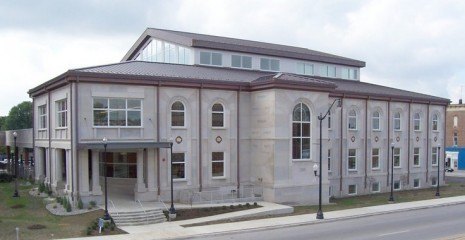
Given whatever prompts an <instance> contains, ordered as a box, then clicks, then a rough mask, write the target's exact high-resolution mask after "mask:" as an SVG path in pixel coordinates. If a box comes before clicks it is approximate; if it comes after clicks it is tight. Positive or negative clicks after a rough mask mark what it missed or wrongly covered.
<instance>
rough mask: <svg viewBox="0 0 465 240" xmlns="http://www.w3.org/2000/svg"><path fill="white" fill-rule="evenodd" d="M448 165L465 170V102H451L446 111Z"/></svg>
mask: <svg viewBox="0 0 465 240" xmlns="http://www.w3.org/2000/svg"><path fill="white" fill-rule="evenodd" d="M446 136H447V138H446V146H447V148H446V151H447V152H446V154H447V155H446V166H448V167H451V168H453V169H455V170H457V169H460V170H465V104H463V103H462V99H460V100H459V103H458V104H451V105H449V107H448V108H447V111H446Z"/></svg>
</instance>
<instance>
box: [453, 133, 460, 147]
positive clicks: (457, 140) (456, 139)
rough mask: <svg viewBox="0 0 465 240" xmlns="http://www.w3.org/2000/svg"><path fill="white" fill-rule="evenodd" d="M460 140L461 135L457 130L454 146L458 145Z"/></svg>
mask: <svg viewBox="0 0 465 240" xmlns="http://www.w3.org/2000/svg"><path fill="white" fill-rule="evenodd" d="M458 142H459V136H458V134H457V133H456V132H454V146H457V145H458Z"/></svg>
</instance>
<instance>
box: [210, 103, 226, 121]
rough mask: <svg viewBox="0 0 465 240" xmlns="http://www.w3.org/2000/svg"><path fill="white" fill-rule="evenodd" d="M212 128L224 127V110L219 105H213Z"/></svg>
mask: <svg viewBox="0 0 465 240" xmlns="http://www.w3.org/2000/svg"><path fill="white" fill-rule="evenodd" d="M212 127H224V108H223V105H222V104H221V103H215V104H213V107H212Z"/></svg>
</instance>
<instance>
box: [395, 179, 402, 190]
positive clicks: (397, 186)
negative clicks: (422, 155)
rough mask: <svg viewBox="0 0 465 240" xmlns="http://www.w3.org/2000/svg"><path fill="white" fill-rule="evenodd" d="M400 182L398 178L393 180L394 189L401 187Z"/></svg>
mask: <svg viewBox="0 0 465 240" xmlns="http://www.w3.org/2000/svg"><path fill="white" fill-rule="evenodd" d="M401 187H402V186H401V183H400V180H395V181H394V190H400V189H401Z"/></svg>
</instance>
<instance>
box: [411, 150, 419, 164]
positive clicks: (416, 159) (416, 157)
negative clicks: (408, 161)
mask: <svg viewBox="0 0 465 240" xmlns="http://www.w3.org/2000/svg"><path fill="white" fill-rule="evenodd" d="M413 166H415V167H419V166H420V148H418V147H414V148H413Z"/></svg>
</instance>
